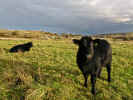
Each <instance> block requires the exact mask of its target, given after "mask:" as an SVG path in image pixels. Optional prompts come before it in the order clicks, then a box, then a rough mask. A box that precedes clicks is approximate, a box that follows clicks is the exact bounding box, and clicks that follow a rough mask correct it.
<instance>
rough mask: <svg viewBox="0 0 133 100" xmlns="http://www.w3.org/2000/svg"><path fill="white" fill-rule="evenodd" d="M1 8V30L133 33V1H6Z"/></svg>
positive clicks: (0, 4)
mask: <svg viewBox="0 0 133 100" xmlns="http://www.w3.org/2000/svg"><path fill="white" fill-rule="evenodd" d="M0 7H1V9H0V15H1V18H0V27H2V26H5V27H6V26H13V27H20V28H21V27H25V28H26V29H27V28H30V27H33V28H41V29H44V30H48V31H52V32H55V31H57V32H116V31H125V30H126V31H128V30H129V31H133V30H132V29H131V27H132V26H133V24H132V21H133V13H132V11H131V9H133V1H128V2H127V1H126V0H121V1H120V0H115V1H111V0H21V1H20V0H5V1H2V2H1V1H0ZM127 23H128V24H127Z"/></svg>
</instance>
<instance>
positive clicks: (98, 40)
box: [93, 39, 100, 47]
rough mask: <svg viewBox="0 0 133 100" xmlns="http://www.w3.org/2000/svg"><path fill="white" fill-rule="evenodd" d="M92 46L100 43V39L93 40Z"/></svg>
mask: <svg viewBox="0 0 133 100" xmlns="http://www.w3.org/2000/svg"><path fill="white" fill-rule="evenodd" d="M93 43H94V46H95V47H97V46H98V44H99V43H100V39H95V40H93Z"/></svg>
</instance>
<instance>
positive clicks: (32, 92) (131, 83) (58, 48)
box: [0, 40, 133, 100]
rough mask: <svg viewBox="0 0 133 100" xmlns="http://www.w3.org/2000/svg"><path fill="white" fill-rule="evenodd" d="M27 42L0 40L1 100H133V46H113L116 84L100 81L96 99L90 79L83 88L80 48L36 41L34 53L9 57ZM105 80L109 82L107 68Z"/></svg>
mask: <svg viewBox="0 0 133 100" xmlns="http://www.w3.org/2000/svg"><path fill="white" fill-rule="evenodd" d="M29 41H30V40H29ZM24 42H28V40H25V41H24V40H21V41H15V40H8V41H7V40H0V100H133V61H132V60H133V43H132V42H121V43H120V41H119V42H117V41H115V42H111V44H112V48H113V62H112V73H111V74H112V82H111V83H110V84H108V82H107V81H106V80H103V79H97V83H96V90H97V95H96V96H95V97H94V96H93V95H92V94H91V92H90V89H91V84H90V80H89V79H88V88H84V87H83V83H84V78H83V76H82V73H81V72H80V70H79V69H78V67H77V65H76V52H77V46H75V45H74V44H73V43H72V42H71V41H70V40H58V41H55V40H34V41H33V44H34V47H33V48H32V49H31V51H30V52H26V53H24V54H22V53H19V54H11V53H8V50H9V48H11V47H12V46H14V45H15V44H19V43H24ZM101 76H102V77H103V78H104V79H107V72H106V69H105V68H104V69H103V71H102V75H101ZM89 78H90V77H89Z"/></svg>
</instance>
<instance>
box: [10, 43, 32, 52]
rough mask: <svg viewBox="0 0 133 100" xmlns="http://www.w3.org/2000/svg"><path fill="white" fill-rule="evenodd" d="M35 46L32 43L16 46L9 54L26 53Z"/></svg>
mask: <svg viewBox="0 0 133 100" xmlns="http://www.w3.org/2000/svg"><path fill="white" fill-rule="evenodd" d="M32 46H33V44H32V42H28V43H25V44H19V45H16V46H14V47H12V48H11V49H10V50H9V52H11V53H16V52H19V51H20V52H26V51H29V50H30V48H31V47H32Z"/></svg>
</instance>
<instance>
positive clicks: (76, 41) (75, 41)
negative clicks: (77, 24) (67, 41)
mask: <svg viewBox="0 0 133 100" xmlns="http://www.w3.org/2000/svg"><path fill="white" fill-rule="evenodd" d="M72 41H73V43H74V44H76V45H79V42H80V40H78V39H73V40H72Z"/></svg>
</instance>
